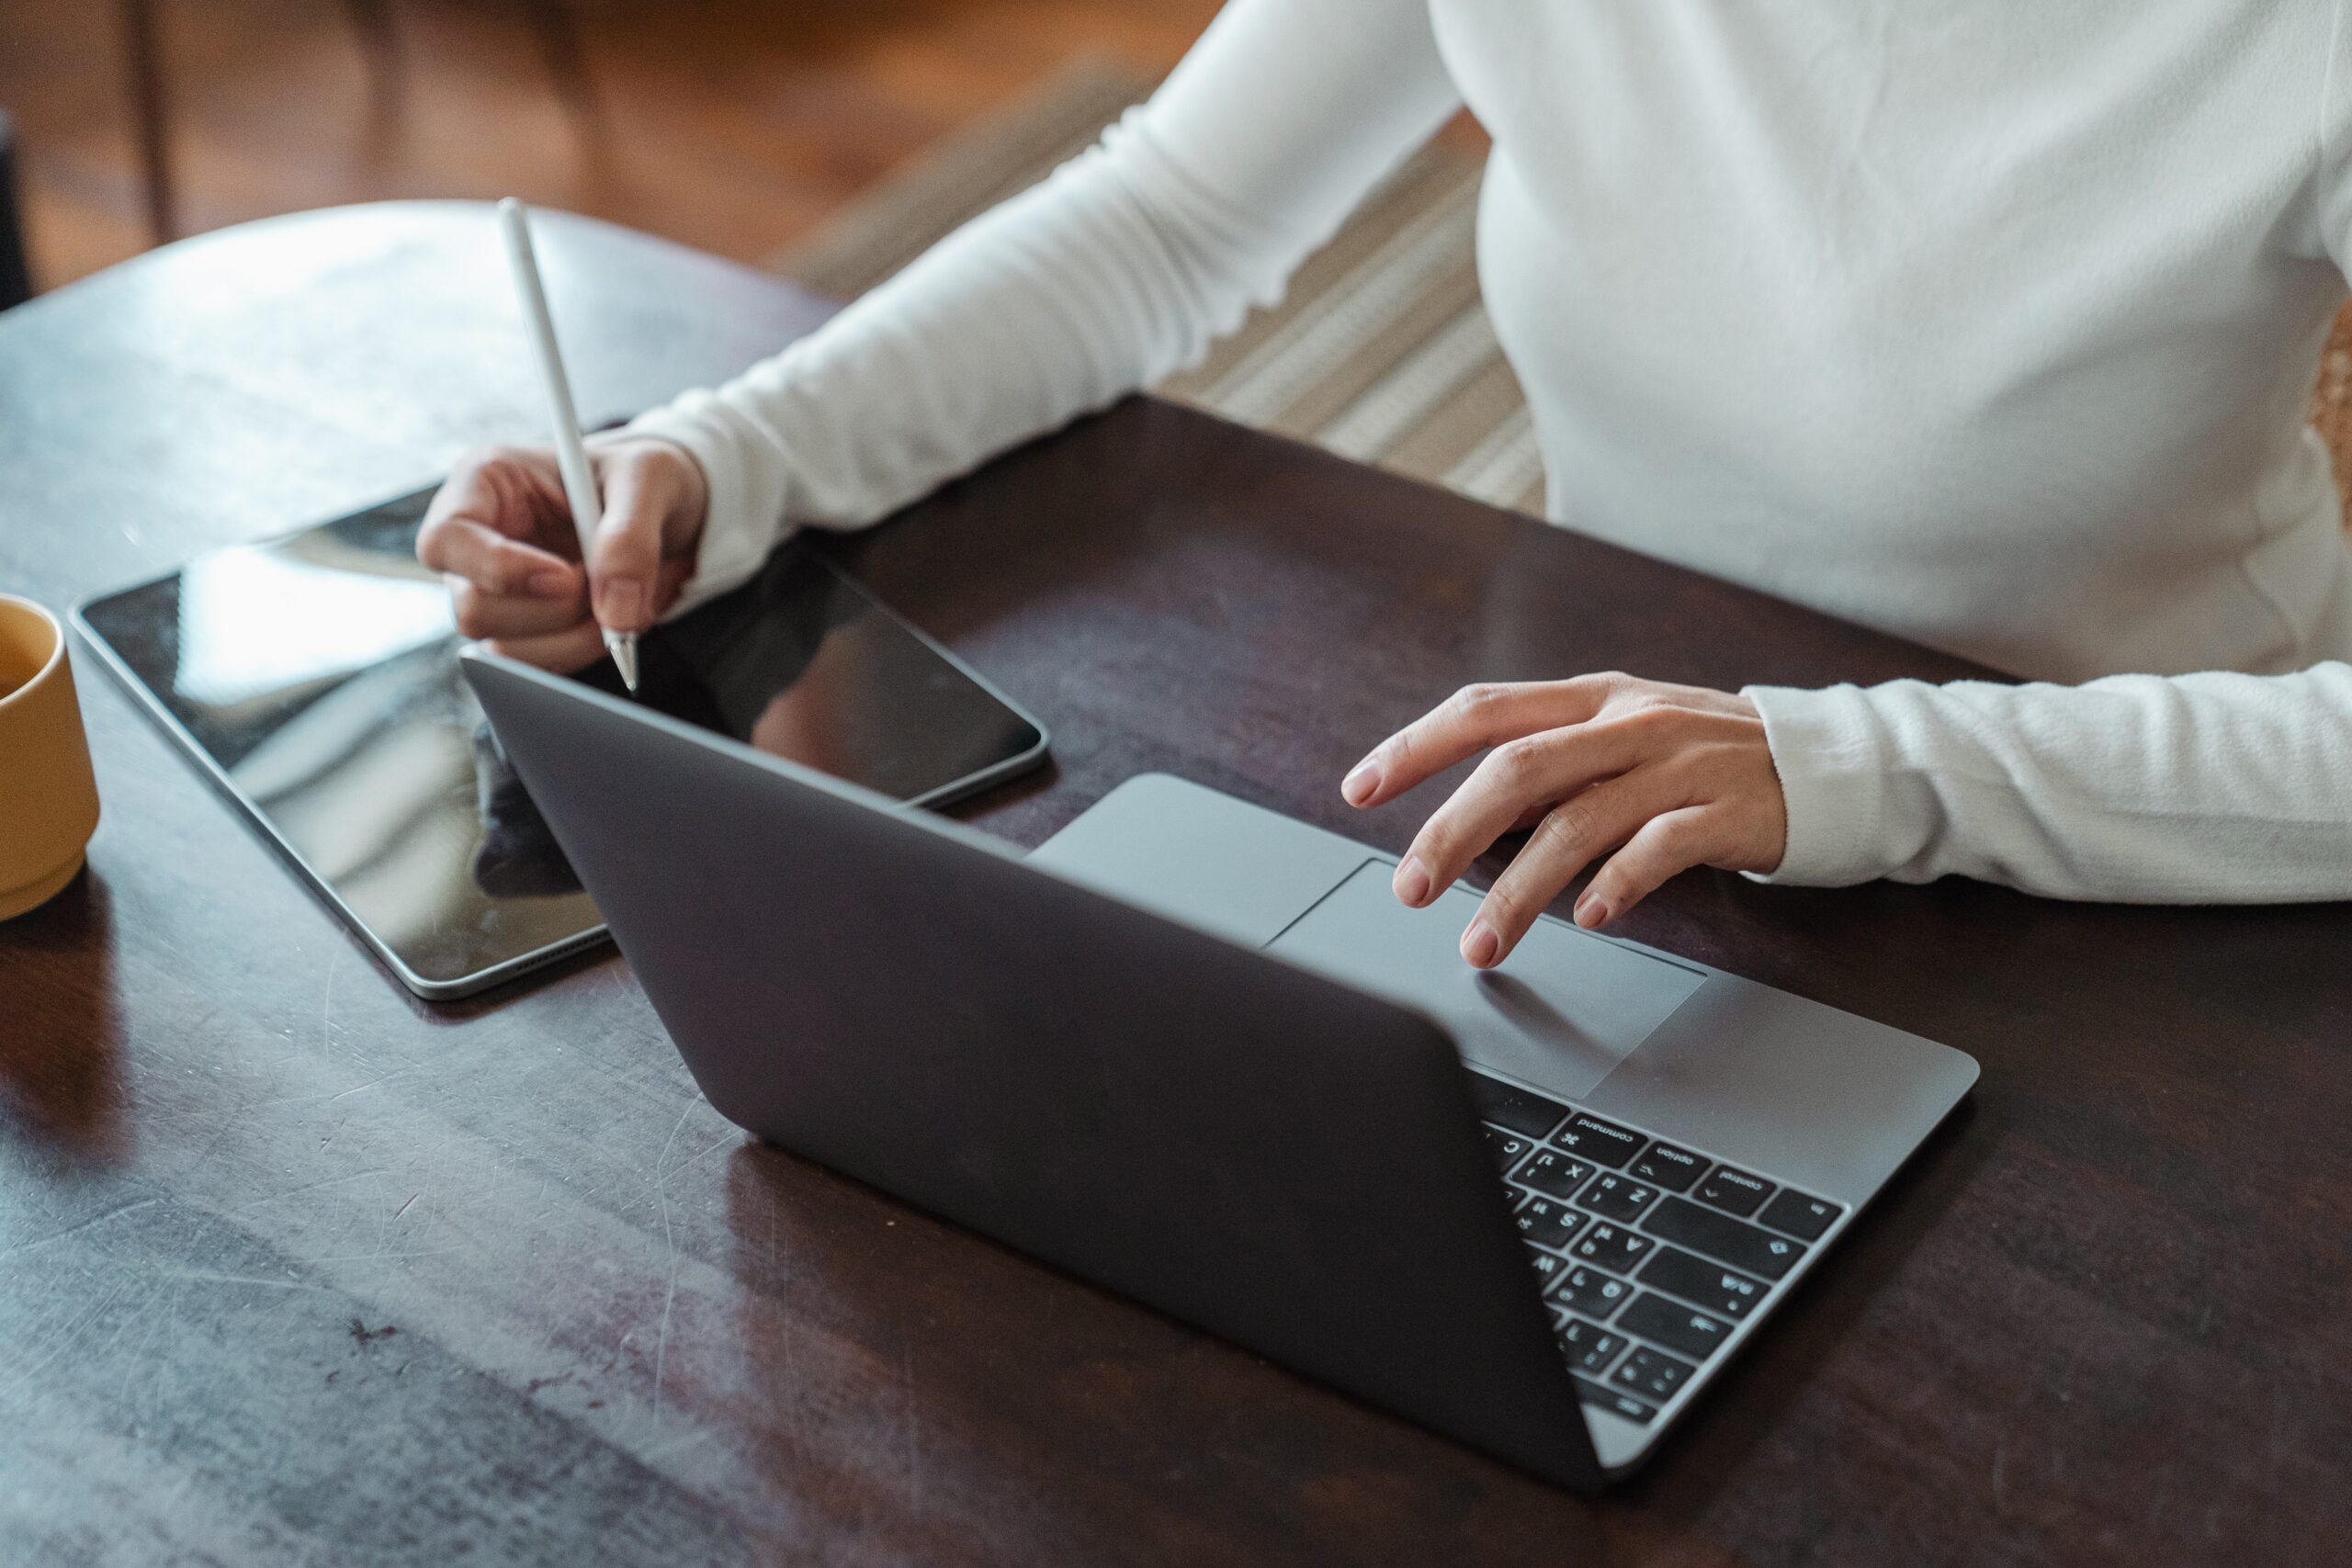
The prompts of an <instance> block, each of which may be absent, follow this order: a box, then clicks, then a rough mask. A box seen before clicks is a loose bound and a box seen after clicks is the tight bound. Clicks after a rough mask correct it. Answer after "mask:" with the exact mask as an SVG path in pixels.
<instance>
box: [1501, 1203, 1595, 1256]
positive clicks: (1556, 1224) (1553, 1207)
mask: <svg viewBox="0 0 2352 1568" xmlns="http://www.w3.org/2000/svg"><path fill="white" fill-rule="evenodd" d="M1511 1223H1512V1224H1516V1225H1517V1226H1518V1227H1519V1234H1520V1235H1521V1236H1522V1237H1524V1238H1525V1239H1526V1240H1528V1241H1531V1242H1532V1243H1534V1244H1535V1245H1536V1246H1537V1247H1550V1248H1552V1249H1553V1250H1554V1251H1555V1252H1560V1251H1566V1249H1567V1245H1568V1243H1570V1242H1572V1241H1574V1240H1576V1238H1577V1232H1578V1231H1579V1230H1582V1229H1583V1228H1584V1216H1583V1215H1582V1214H1579V1213H1577V1212H1576V1211H1575V1210H1574V1209H1571V1208H1569V1207H1568V1206H1567V1205H1566V1203H1563V1202H1561V1201H1559V1200H1558V1199H1557V1198H1530V1199H1529V1200H1528V1201H1526V1202H1524V1203H1521V1205H1520V1206H1519V1210H1518V1212H1517V1213H1514V1214H1512V1215H1511Z"/></svg>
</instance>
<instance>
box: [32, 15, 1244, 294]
mask: <svg viewBox="0 0 2352 1568" xmlns="http://www.w3.org/2000/svg"><path fill="white" fill-rule="evenodd" d="M155 5H156V9H157V13H158V16H159V17H160V24H161V29H162V33H163V53H164V61H165V65H166V73H167V80H168V82H169V84H170V88H171V91H172V94H173V99H174V101H173V105H172V112H173V118H174V120H175V141H174V148H175V159H176V168H177V171H178V177H179V182H180V187H181V207H182V227H183V229H184V230H186V231H200V230H204V229H210V228H218V227H220V226H221V225H223V224H228V223H236V222H241V221H243V220H247V219H251V218H257V217H262V216H265V215H266V214H270V213H275V212H284V211H289V210H294V209H301V208H309V207H322V206H328V205H332V204H334V203H338V202H347V201H368V200H375V199H379V198H383V197H415V196H462V197H492V196H501V195H510V194H511V195H516V196H521V197H524V198H525V199H526V200H531V201H536V202H542V203H547V204H550V205H554V206H560V207H566V208H570V209H573V210H576V211H581V212H587V213H593V214H594V215H596V216H598V217H603V218H609V219H612V220H616V221H617V222H621V223H626V224H629V225H631V226H632V227H636V228H640V229H646V230H650V231H653V232H655V233H659V234H665V235H668V236H670V237H672V238H673V239H677V240H681V241H684V243H688V244H692V245H696V246H699V247H702V248H704V249H707V250H712V251H716V252H718V253H719V254H722V255H729V256H734V257H737V258H739V259H741V260H746V261H751V260H756V259H758V258H760V257H762V256H763V255H765V254H768V253H770V252H772V251H774V250H775V248H776V247H777V246H779V245H781V244H783V243H785V242H786V241H788V240H790V239H792V238H793V237H795V236H796V235H797V234H799V233H801V232H802V231H805V230H806V229H807V228H808V227H809V225H810V224H812V223H813V222H815V221H816V220H819V219H820V218H821V217H822V216H824V215H825V214H826V213H827V212H830V211H831V210H832V209H834V208H835V207H836V206H838V205H839V204H840V203H841V202H842V201H843V200H844V199H846V198H847V197H850V196H852V195H854V194H855V193H856V192H857V191H859V190H860V189H862V188H864V187H865V186H867V185H868V184H870V183H871V182H872V181H873V180H875V179H876V177H877V176H878V175H882V174H884V173H885V172H886V171H888V169H890V168H891V167H892V166H893V165H894V164H898V163H899V162H900V161H901V160H903V159H904V158H906V157H907V156H908V155H909V154H910V153H912V152H915V151H916V150H917V149H919V148H921V147H922V146H923V145H924V144H926V143H927V142H929V141H933V139H934V138H936V137H938V136H940V135H942V134H943V133H944V132H946V131H949V130H954V129H955V128H956V127H957V126H958V125H961V124H963V123H965V122H966V121H967V120H969V119H970V118H972V117H974V116H976V115H978V114H980V113H982V112H984V111H985V110H987V109H988V108H989V107H992V106H993V105H995V104H997V103H999V102H1001V101H1002V100H1003V99H1005V98H1007V97H1009V96H1012V94H1014V93H1017V92H1019V91H1020V90H1021V89H1022V88H1023V87H1024V86H1026V85H1029V84H1031V83H1032V82H1035V81H1036V80H1037V79H1039V78H1040V77H1042V76H1043V75H1045V74H1046V73H1049V72H1051V71H1053V70H1054V69H1055V68H1057V66H1059V65H1061V64H1062V63H1063V62H1066V61H1068V60H1069V59H1071V58H1073V57H1075V56H1077V55H1079V54H1080V53H1084V52H1089V51H1093V52H1099V53H1104V54H1108V55H1111V56H1114V57H1116V58H1120V59H1124V60H1127V61H1130V62H1134V63H1136V64H1137V65H1140V66H1143V67H1146V68H1148V69H1150V70H1153V71H1155V72H1157V71H1161V70H1165V69H1166V68H1167V67H1168V66H1169V65H1170V64H1172V63H1173V62H1175V60H1176V59H1177V57H1178V56H1179V55H1181V54H1182V52H1183V51H1184V49H1185V47H1186V46H1187V45H1188V44H1189V43H1190V42H1191V41H1192V39H1193V37H1194V36H1195V35H1197V34H1198V32H1199V31H1200V29H1201V28H1202V27H1204V25H1205V24H1206V23H1207V20H1208V18H1209V17H1210V16H1211V15H1212V14H1214V12H1215V11H1216V0H572V9H573V12H574V14H575V15H576V16H577V17H578V18H579V22H580V26H581V29H582V34H583V37H584V41H585V51H586V55H587V61H588V68H589V75H590V79H591V81H592V82H593V85H594V107H593V108H591V109H590V110H589V111H588V112H586V113H584V114H583V113H580V112H574V111H570V110H568V109H567V107H566V104H565V101H564V99H563V96H561V95H560V93H559V92H558V91H557V90H556V84H555V79H554V77H553V76H552V75H551V73H549V71H548V68H547V62H546V60H545V58H544V57H543V55H542V52H541V51H540V50H539V48H538V43H537V39H538V35H537V33H536V32H534V30H533V29H532V28H531V27H530V26H529V25H528V22H527V18H528V17H529V14H530V6H528V5H527V4H526V3H525V0H390V12H391V16H392V18H393V22H394V38H395V40H396V46H397V47H396V52H395V53H394V54H393V55H392V56H391V57H390V62H389V68H386V65H385V64H384V63H381V62H379V64H378V65H377V66H375V67H373V68H371V65H370V58H371V57H370V54H369V51H368V49H367V48H366V47H365V44H364V39H363V35H362V33H361V31H360V30H359V29H358V28H356V27H355V26H354V24H353V21H352V13H351V11H350V9H349V8H348V7H347V6H346V5H345V4H344V3H342V0H155ZM118 23H119V8H118V6H116V5H115V4H114V3H113V0H8V3H7V4H5V5H0V107H6V109H8V110H9V111H10V112H11V113H13V114H14V115H15V117H16V118H17V132H18V140H19V141H20V143H21V152H20V157H21V160H22V162H23V164H24V168H23V171H22V173H23V181H24V185H25V186H26V189H25V197H26V208H27V223H28V229H29V231H30V243H31V249H32V260H33V268H34V273H35V277H36V280H37V282H38V283H39V285H40V287H42V288H55V287H56V286H57V285H59V284H61V283H64V282H66V281H69V280H71V279H73V278H74V277H78V276H83V275H84V274H86V273H90V272H94V271H96V270H97V269H98V268H100V267H103V266H106V265H110V264H112V263H114V262H117V261H119V260H121V259H123V258H124V257H126V256H129V255H132V254H136V253H137V252H139V251H141V250H142V249H144V248H146V246H147V245H148V244H149V243H150V241H149V237H148V234H147V231H146V225H145V221H144V219H143V216H142V210H143V209H142V197H141V191H142V188H143V187H142V185H141V179H140V173H139V164H138V160H137V157H136V155H135V147H136V141H135V138H134V136H133V132H132V118H131V115H130V102H129V96H128V92H127V88H126V83H127V76H126V73H125V70H124V66H123V51H122V44H121V37H120V33H119V28H118Z"/></svg>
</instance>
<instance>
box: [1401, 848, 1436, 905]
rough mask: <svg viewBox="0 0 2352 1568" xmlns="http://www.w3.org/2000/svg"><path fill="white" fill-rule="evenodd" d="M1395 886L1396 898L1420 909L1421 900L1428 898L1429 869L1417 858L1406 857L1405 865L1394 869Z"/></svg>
mask: <svg viewBox="0 0 2352 1568" xmlns="http://www.w3.org/2000/svg"><path fill="white" fill-rule="evenodd" d="M1396 886H1397V897H1399V898H1402V899H1403V900H1404V901H1405V902H1406V903H1408V904H1410V905H1412V906H1413V907H1414V908H1420V904H1421V900H1422V899H1424V898H1426V897H1429V896H1430V874H1429V868H1428V867H1426V866H1424V865H1423V864H1421V863H1420V861H1419V858H1418V857H1416V856H1412V855H1408V856H1406V857H1405V863H1404V864H1402V865H1400V866H1398V867H1397V883H1396Z"/></svg>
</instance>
